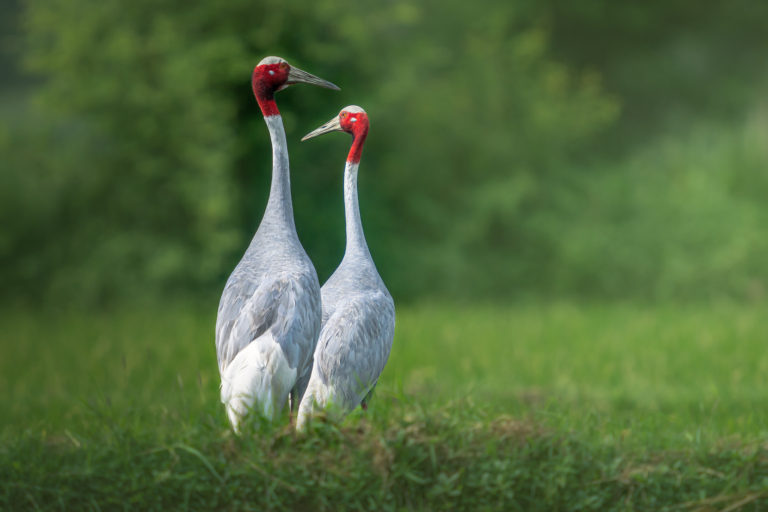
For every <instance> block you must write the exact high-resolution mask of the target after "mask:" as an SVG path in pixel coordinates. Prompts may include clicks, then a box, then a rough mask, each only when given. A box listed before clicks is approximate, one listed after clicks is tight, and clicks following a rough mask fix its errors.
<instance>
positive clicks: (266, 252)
mask: <svg viewBox="0 0 768 512" xmlns="http://www.w3.org/2000/svg"><path fill="white" fill-rule="evenodd" d="M265 121H266V123H267V126H268V128H269V133H270V137H271V139H272V148H273V155H272V157H273V171H272V185H271V190H270V195H269V202H268V204H267V208H266V211H265V213H264V217H263V218H262V221H261V224H260V225H259V228H258V230H257V231H256V234H255V235H254V237H253V240H252V241H251V243H250V245H249V247H248V249H247V250H246V252H245V254H244V255H243V258H242V259H241V260H240V262H239V263H238V265H237V266H236V267H235V269H234V271H233V272H232V274H231V275H230V277H229V279H228V280H227V284H226V285H225V287H224V292H223V293H222V296H221V301H220V303H219V310H218V316H217V319H216V354H217V357H218V362H219V371H220V373H221V377H222V393H221V399H222V402H223V403H225V404H226V406H227V413H228V416H229V419H230V421H231V422H232V425H233V428H234V429H235V431H237V430H238V428H239V423H240V421H241V420H242V418H243V416H244V415H246V414H247V413H248V411H249V409H251V408H253V409H258V410H259V411H260V412H261V413H262V414H264V415H265V416H266V417H268V418H272V417H273V415H275V414H277V413H279V411H280V410H281V409H282V407H283V405H284V404H285V402H286V401H287V397H288V393H289V392H290V393H291V396H292V397H293V399H294V403H295V404H298V403H299V401H300V400H301V395H302V394H303V392H304V389H303V387H302V386H306V382H307V380H308V375H309V372H310V371H311V368H312V355H313V352H314V348H315V344H316V340H317V336H318V333H319V330H320V319H321V307H320V286H319V283H318V280H317V274H316V272H315V269H314V266H313V265H312V263H311V261H310V260H309V257H308V256H307V254H306V252H305V251H304V248H303V247H302V246H301V243H300V242H299V238H298V235H297V234H296V227H295V224H294V219H293V209H292V205H291V195H290V175H289V167H288V153H287V150H286V147H287V146H286V141H285V131H284V128H283V122H282V118H281V117H280V116H279V115H273V116H268V117H265ZM297 384H298V385H297Z"/></svg>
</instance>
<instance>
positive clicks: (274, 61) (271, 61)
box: [258, 56, 288, 66]
mask: <svg viewBox="0 0 768 512" xmlns="http://www.w3.org/2000/svg"><path fill="white" fill-rule="evenodd" d="M281 62H285V63H286V64H288V62H287V61H286V60H285V59H284V58H282V57H275V56H270V57H264V58H263V59H261V62H259V63H258V66H263V65H264V64H280V63H281Z"/></svg>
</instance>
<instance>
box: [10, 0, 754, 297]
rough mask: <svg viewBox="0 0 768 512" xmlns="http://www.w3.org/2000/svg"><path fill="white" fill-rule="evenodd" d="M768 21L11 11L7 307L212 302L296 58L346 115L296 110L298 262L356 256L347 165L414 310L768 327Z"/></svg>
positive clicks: (67, 5)
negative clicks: (661, 307)
mask: <svg viewBox="0 0 768 512" xmlns="http://www.w3.org/2000/svg"><path fill="white" fill-rule="evenodd" d="M766 26H768V4H766V3H763V2H757V1H754V0H752V1H748V0H737V1H734V2H729V3H723V2H699V3H696V4H692V3H690V2H688V1H683V0H672V1H669V2H664V3H641V4H624V3H617V2H611V1H609V0H584V1H581V2H567V1H563V0H544V1H536V2H532V1H519V2H505V1H475V2H456V3H452V2H438V1H436V0H427V1H423V2H412V1H405V0H390V1H383V2H382V1H370V0H364V1H359V2H338V1H299V2H277V1H274V0H266V1H264V0H261V1H258V2H254V1H247V2H246V1H242V0H234V1H230V2H225V3H216V4H214V3H207V4H190V3H189V2H180V1H173V0H162V1H152V2H149V1H146V0H137V1H134V2H125V1H109V0H108V1H105V2H90V1H86V0H47V1H38V0H29V1H20V0H11V1H8V0H3V1H2V2H0V28H1V29H2V40H1V41H0V44H1V45H2V53H1V54H0V65H1V67H2V70H3V71H2V85H1V86H0V114H1V117H0V119H1V120H0V166H1V170H0V225H2V229H1V230H0V294H1V295H2V300H3V301H4V302H6V303H15V304H22V305H23V304H40V303H46V304H82V305H85V306H93V305H104V304H110V303H114V302H118V301H125V300H129V301H133V300H137V299H156V298H159V299H165V298H177V297H183V298H195V299H200V300H203V301H211V302H215V300H216V299H217V298H218V295H219V293H220V291H221V289H222V287H223V284H224V281H225V279H226V277H227V276H228V274H229V272H230V271H231V269H232V268H233V267H234V265H235V264H236V262H237V261H238V259H239V258H240V256H241V254H242V252H243V250H244V248H245V247H246V245H247V243H248V241H249V239H250V237H251V236H252V234H253V232H254V230H255V228H256V226H257V225H258V222H259V220H260V218H261V214H262V212H263V209H264V206H265V204H266V199H267V193H268V184H269V177H270V168H271V158H270V151H269V137H268V135H267V131H266V128H265V126H264V123H263V120H262V117H261V115H260V112H259V110H258V107H257V105H256V103H255V101H254V99H253V97H252V93H251V89H250V75H251V71H252V69H253V67H254V65H255V64H256V63H257V62H258V61H259V60H260V59H261V58H262V57H264V56H266V55H279V56H282V57H284V58H286V59H287V60H288V61H289V62H291V63H293V64H295V65H296V66H298V67H301V68H303V69H306V70H307V71H309V72H312V73H315V74H317V75H319V76H321V77H323V78H326V79H328V80H331V81H333V82H335V83H337V84H339V85H340V86H341V87H342V91H341V92H340V93H336V92H332V91H327V90H322V89H318V88H312V87H309V86H295V87H291V88H290V89H288V90H287V91H284V92H281V93H280V94H279V95H278V97H277V99H278V104H279V107H280V109H281V112H282V114H283V117H284V121H285V126H286V131H287V136H288V140H289V149H290V156H291V165H292V181H293V196H294V206H295V213H296V221H297V227H298V231H299V236H300V238H301V240H302V242H303V244H304V246H305V247H306V249H307V252H308V253H309V255H310V257H311V258H312V259H313V261H314V262H315V265H316V267H317V270H318V274H319V276H320V280H321V282H322V281H323V280H324V279H325V278H327V277H328V276H329V275H330V273H331V272H332V270H333V269H334V268H335V266H336V265H337V264H338V262H339V261H340V259H341V255H342V253H343V246H344V229H343V221H344V217H343V206H342V199H341V182H342V170H343V162H344V158H345V154H346V151H347V147H348V144H349V140H348V139H347V138H346V137H342V136H335V137H333V136H329V137H327V138H323V139H322V140H318V141H312V142H308V143H303V144H302V143H299V138H300V137H301V136H302V135H303V134H304V133H306V132H308V131H309V130H311V129H313V128H315V127H316V126H318V125H319V124H320V123H322V122H324V121H326V120H327V119H329V118H330V117H331V116H332V115H334V114H335V113H336V112H337V111H338V110H339V109H340V108H341V107H342V106H344V105H347V104H359V105H361V106H363V107H364V108H365V109H366V110H367V111H368V113H369V115H370V117H371V133H370V137H369V139H368V143H367V145H366V149H365V152H364V155H363V162H362V167H361V175H360V189H361V190H360V197H361V210H362V216H363V221H364V224H365V229H366V235H367V238H368V241H369V245H370V246H371V250H372V253H373V255H374V258H375V260H376V262H377V265H378V266H379V269H380V272H381V274H382V276H383V277H384V280H385V281H386V282H387V284H388V286H389V288H390V290H391V291H392V293H393V295H394V296H395V298H396V300H399V301H418V300H427V299H434V298H440V299H441V300H442V299H446V300H478V299H479V300H499V299H509V300H519V299H544V300H547V299H551V298H554V297H557V298H575V299H585V300H586V299H588V300H615V299H626V300H632V301H634V300H638V301H658V300H662V301H666V300H670V301H698V300H707V299H712V298H723V297H726V298H731V299H734V300H738V301H760V300H761V299H763V298H764V297H765V294H766V291H768V288H767V286H768V263H766V262H768V237H767V236H766V226H768V201H766V197H768V102H767V101H766V97H767V96H766V92H768V76H767V73H766V70H768V67H767V66H766V62H767V61H766V57H767V56H768V38H767V37H765V28H766Z"/></svg>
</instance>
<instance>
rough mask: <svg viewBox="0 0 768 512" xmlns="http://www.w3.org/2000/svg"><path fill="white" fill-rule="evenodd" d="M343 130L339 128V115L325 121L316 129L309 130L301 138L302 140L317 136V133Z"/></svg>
mask: <svg viewBox="0 0 768 512" xmlns="http://www.w3.org/2000/svg"><path fill="white" fill-rule="evenodd" d="M340 131H343V130H342V129H341V121H339V116H336V117H334V118H333V119H331V120H330V121H328V122H327V123H325V124H324V125H323V126H321V127H320V128H318V129H317V130H314V131H311V132H309V133H308V134H306V135H305V136H303V137H302V138H301V140H302V141H305V140H307V139H311V138H313V137H317V136H318V135H322V134H324V133H328V132H340Z"/></svg>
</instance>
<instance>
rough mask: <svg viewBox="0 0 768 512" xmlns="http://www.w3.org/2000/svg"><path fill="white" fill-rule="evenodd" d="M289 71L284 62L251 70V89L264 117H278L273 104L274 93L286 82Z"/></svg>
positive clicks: (278, 113) (277, 111) (275, 105)
mask: <svg viewBox="0 0 768 512" xmlns="http://www.w3.org/2000/svg"><path fill="white" fill-rule="evenodd" d="M289 69H290V66H289V65H288V63H286V62H280V63H277V64H263V65H261V66H256V67H255V68H254V69H253V76H251V87H252V88H253V95H254V96H256V101H257V102H259V107H261V113H262V114H264V117H267V116H276V115H280V111H279V110H277V103H275V92H277V91H278V89H280V87H281V86H283V85H285V83H286V82H287V81H288V70H289Z"/></svg>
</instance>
